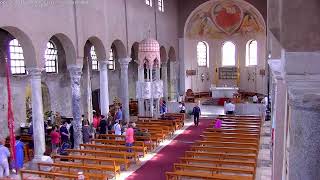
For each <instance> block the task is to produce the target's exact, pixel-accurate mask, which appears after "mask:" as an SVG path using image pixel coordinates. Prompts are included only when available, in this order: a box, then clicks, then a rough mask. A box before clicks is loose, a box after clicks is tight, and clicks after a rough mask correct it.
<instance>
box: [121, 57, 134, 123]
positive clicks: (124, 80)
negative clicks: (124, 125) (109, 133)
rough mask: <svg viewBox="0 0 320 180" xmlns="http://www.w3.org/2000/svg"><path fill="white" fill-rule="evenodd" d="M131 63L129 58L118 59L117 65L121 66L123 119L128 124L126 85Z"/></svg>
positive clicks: (127, 91)
mask: <svg viewBox="0 0 320 180" xmlns="http://www.w3.org/2000/svg"><path fill="white" fill-rule="evenodd" d="M130 61H131V58H121V59H119V63H120V66H121V75H120V77H121V79H120V84H121V100H122V111H123V116H124V117H123V118H124V120H125V121H127V122H129V120H130V115H129V85H128V65H129V62H130Z"/></svg>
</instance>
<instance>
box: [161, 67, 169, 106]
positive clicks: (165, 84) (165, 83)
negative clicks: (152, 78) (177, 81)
mask: <svg viewBox="0 0 320 180" xmlns="http://www.w3.org/2000/svg"><path fill="white" fill-rule="evenodd" d="M162 80H163V98H164V100H165V101H168V67H167V63H164V64H162Z"/></svg>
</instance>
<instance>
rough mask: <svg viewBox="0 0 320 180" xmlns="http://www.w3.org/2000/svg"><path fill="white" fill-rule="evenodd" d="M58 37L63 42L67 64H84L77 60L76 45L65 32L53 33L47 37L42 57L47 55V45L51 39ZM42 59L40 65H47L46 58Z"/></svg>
mask: <svg viewBox="0 0 320 180" xmlns="http://www.w3.org/2000/svg"><path fill="white" fill-rule="evenodd" d="M55 38H56V39H57V40H58V41H59V43H60V44H61V46H62V48H63V50H64V53H65V58H66V60H65V61H66V65H67V66H68V65H72V64H73V65H75V64H80V65H82V62H77V61H78V60H77V59H76V58H77V56H76V49H75V46H74V44H73V42H72V40H71V39H70V38H69V37H68V36H67V35H65V34H63V33H57V34H54V35H52V36H51V37H50V38H48V39H47V41H46V42H45V43H44V44H43V51H42V52H41V53H40V54H41V57H44V55H45V49H46V45H47V42H48V41H49V40H51V39H55ZM40 59H41V63H40V65H41V66H40V67H44V65H45V59H44V58H40Z"/></svg>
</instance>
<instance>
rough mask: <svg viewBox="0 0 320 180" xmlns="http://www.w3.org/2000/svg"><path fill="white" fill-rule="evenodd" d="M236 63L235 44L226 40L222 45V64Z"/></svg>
mask: <svg viewBox="0 0 320 180" xmlns="http://www.w3.org/2000/svg"><path fill="white" fill-rule="evenodd" d="M235 65H236V46H235V45H234V44H233V43H232V42H230V41H227V42H225V43H224V44H223V46H222V66H235Z"/></svg>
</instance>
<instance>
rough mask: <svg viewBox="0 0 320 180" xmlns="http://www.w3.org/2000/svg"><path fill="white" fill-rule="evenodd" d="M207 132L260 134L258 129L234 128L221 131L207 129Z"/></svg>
mask: <svg viewBox="0 0 320 180" xmlns="http://www.w3.org/2000/svg"><path fill="white" fill-rule="evenodd" d="M206 131H212V132H223V133H224V132H232V133H242V134H260V130H257V129H240V128H232V129H224V128H222V129H219V128H206Z"/></svg>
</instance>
